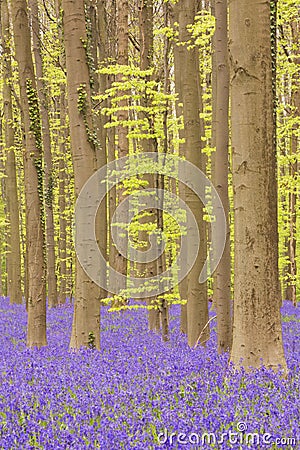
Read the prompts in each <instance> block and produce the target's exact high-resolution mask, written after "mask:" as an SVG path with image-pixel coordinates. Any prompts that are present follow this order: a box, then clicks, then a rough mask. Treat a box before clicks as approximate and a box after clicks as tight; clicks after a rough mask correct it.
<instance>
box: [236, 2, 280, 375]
mask: <svg viewBox="0 0 300 450" xmlns="http://www.w3.org/2000/svg"><path fill="white" fill-rule="evenodd" d="M229 30H230V36H229V43H230V46H229V52H230V53H229V55H230V69H231V88H232V90H231V108H232V116H231V117H232V152H233V187H234V226H235V230H234V249H235V259H234V268H235V270H234V274H235V283H234V327H233V345H232V351H231V361H232V362H233V363H234V365H236V366H237V367H238V366H240V365H242V366H243V367H244V368H245V369H250V367H254V368H255V367H259V366H260V365H261V364H262V362H263V364H264V365H265V366H266V367H269V368H274V369H276V368H278V366H279V365H281V366H282V368H283V369H284V370H286V362H285V357H284V352H283V345H282V330H281V317H280V305H281V294H280V287H279V282H278V280H279V275H278V230H277V180H276V148H275V146H274V144H275V141H274V114H273V107H274V102H273V90H272V57H271V39H270V1H267V2H264V3H257V2H256V1H253V0H250V1H249V0H247V1H246V0H242V1H237V0H232V1H231V2H230V4H229Z"/></svg>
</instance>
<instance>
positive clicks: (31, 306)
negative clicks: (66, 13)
mask: <svg viewBox="0 0 300 450" xmlns="http://www.w3.org/2000/svg"><path fill="white" fill-rule="evenodd" d="M12 19H13V28H14V41H15V54H16V60H17V62H18V69H19V82H20V99H21V107H22V114H23V121H24V132H25V145H26V148H25V155H24V172H25V195H26V242H27V270H28V299H27V304H28V328H27V345H28V346H29V347H41V346H43V345H46V344H47V339H46V289H45V253H44V252H45V246H44V211H43V163H42V161H43V158H42V138H41V124H40V113H39V106H38V98H37V91H36V82H35V77H34V69H33V61H32V54H31V40H30V30H29V25H28V23H29V22H28V11H27V4H26V0H15V1H13V2H12Z"/></svg>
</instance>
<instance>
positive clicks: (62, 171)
mask: <svg viewBox="0 0 300 450" xmlns="http://www.w3.org/2000/svg"><path fill="white" fill-rule="evenodd" d="M65 97H66V90H65V85H64V84H61V86H60V108H59V111H60V144H59V175H58V183H59V187H58V189H59V193H58V208H59V212H60V214H59V244H58V245H59V274H60V276H59V279H60V284H59V294H58V303H59V304H60V305H61V304H63V303H65V302H66V297H67V231H66V228H67V219H66V177H67V174H66V164H65V157H66V145H65V141H66V139H67V129H66V98H65Z"/></svg>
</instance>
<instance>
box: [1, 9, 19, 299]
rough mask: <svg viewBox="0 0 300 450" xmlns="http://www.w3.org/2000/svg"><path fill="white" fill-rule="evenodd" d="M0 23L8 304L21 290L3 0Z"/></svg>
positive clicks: (8, 57) (8, 53)
mask: <svg viewBox="0 0 300 450" xmlns="http://www.w3.org/2000/svg"><path fill="white" fill-rule="evenodd" d="M1 26H2V48H3V106H4V109H3V113H4V129H5V148H6V151H7V156H6V175H7V178H6V200H7V211H8V221H9V229H8V234H7V243H8V255H7V295H8V296H9V299H10V303H16V304H21V303H22V289H21V250H20V228H19V220H20V219H19V200H18V188H17V176H16V161H15V151H14V144H15V133H14V124H13V108H12V94H11V85H10V83H11V82H12V70H11V55H10V52H11V50H10V47H9V42H10V30H9V27H10V24H9V12H8V5H7V0H3V1H2V2H1Z"/></svg>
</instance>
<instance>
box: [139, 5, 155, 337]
mask: <svg viewBox="0 0 300 450" xmlns="http://www.w3.org/2000/svg"><path fill="white" fill-rule="evenodd" d="M139 34H140V68H141V70H148V69H150V68H151V67H152V64H153V1H152V0H141V2H140V5H139ZM147 81H149V77H148V78H147ZM141 106H142V107H143V108H145V109H146V108H147V107H148V99H147V98H146V96H143V97H142V98H141ZM140 117H141V118H142V119H145V118H146V120H147V113H146V112H145V111H141V113H140ZM148 126H149V128H150V130H151V129H152V123H150V121H149V120H148ZM140 144H141V147H142V150H143V152H154V151H155V149H156V143H155V141H154V139H152V138H144V139H141V142H140ZM143 180H144V181H146V182H147V189H154V188H155V184H156V176H155V174H145V175H144V176H143ZM158 220H159V219H158V211H157V210H155V209H148V210H147V211H146V215H145V214H144V212H141V217H140V218H139V224H140V226H141V230H140V232H139V237H138V240H139V245H140V246H142V248H143V249H144V250H147V247H148V243H149V231H148V230H147V227H151V224H153V223H155V222H156V223H158ZM142 248H141V250H142ZM137 270H138V273H139V275H140V276H143V277H145V278H148V277H149V278H152V277H154V276H156V275H157V270H158V261H157V260H154V261H151V262H148V263H146V262H145V263H138V264H137ZM149 294H150V293H149ZM146 303H147V305H148V306H150V305H151V306H155V307H154V308H152V309H149V310H148V327H149V330H153V331H160V312H159V309H158V302H157V298H156V296H151V294H150V295H149V298H146Z"/></svg>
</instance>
